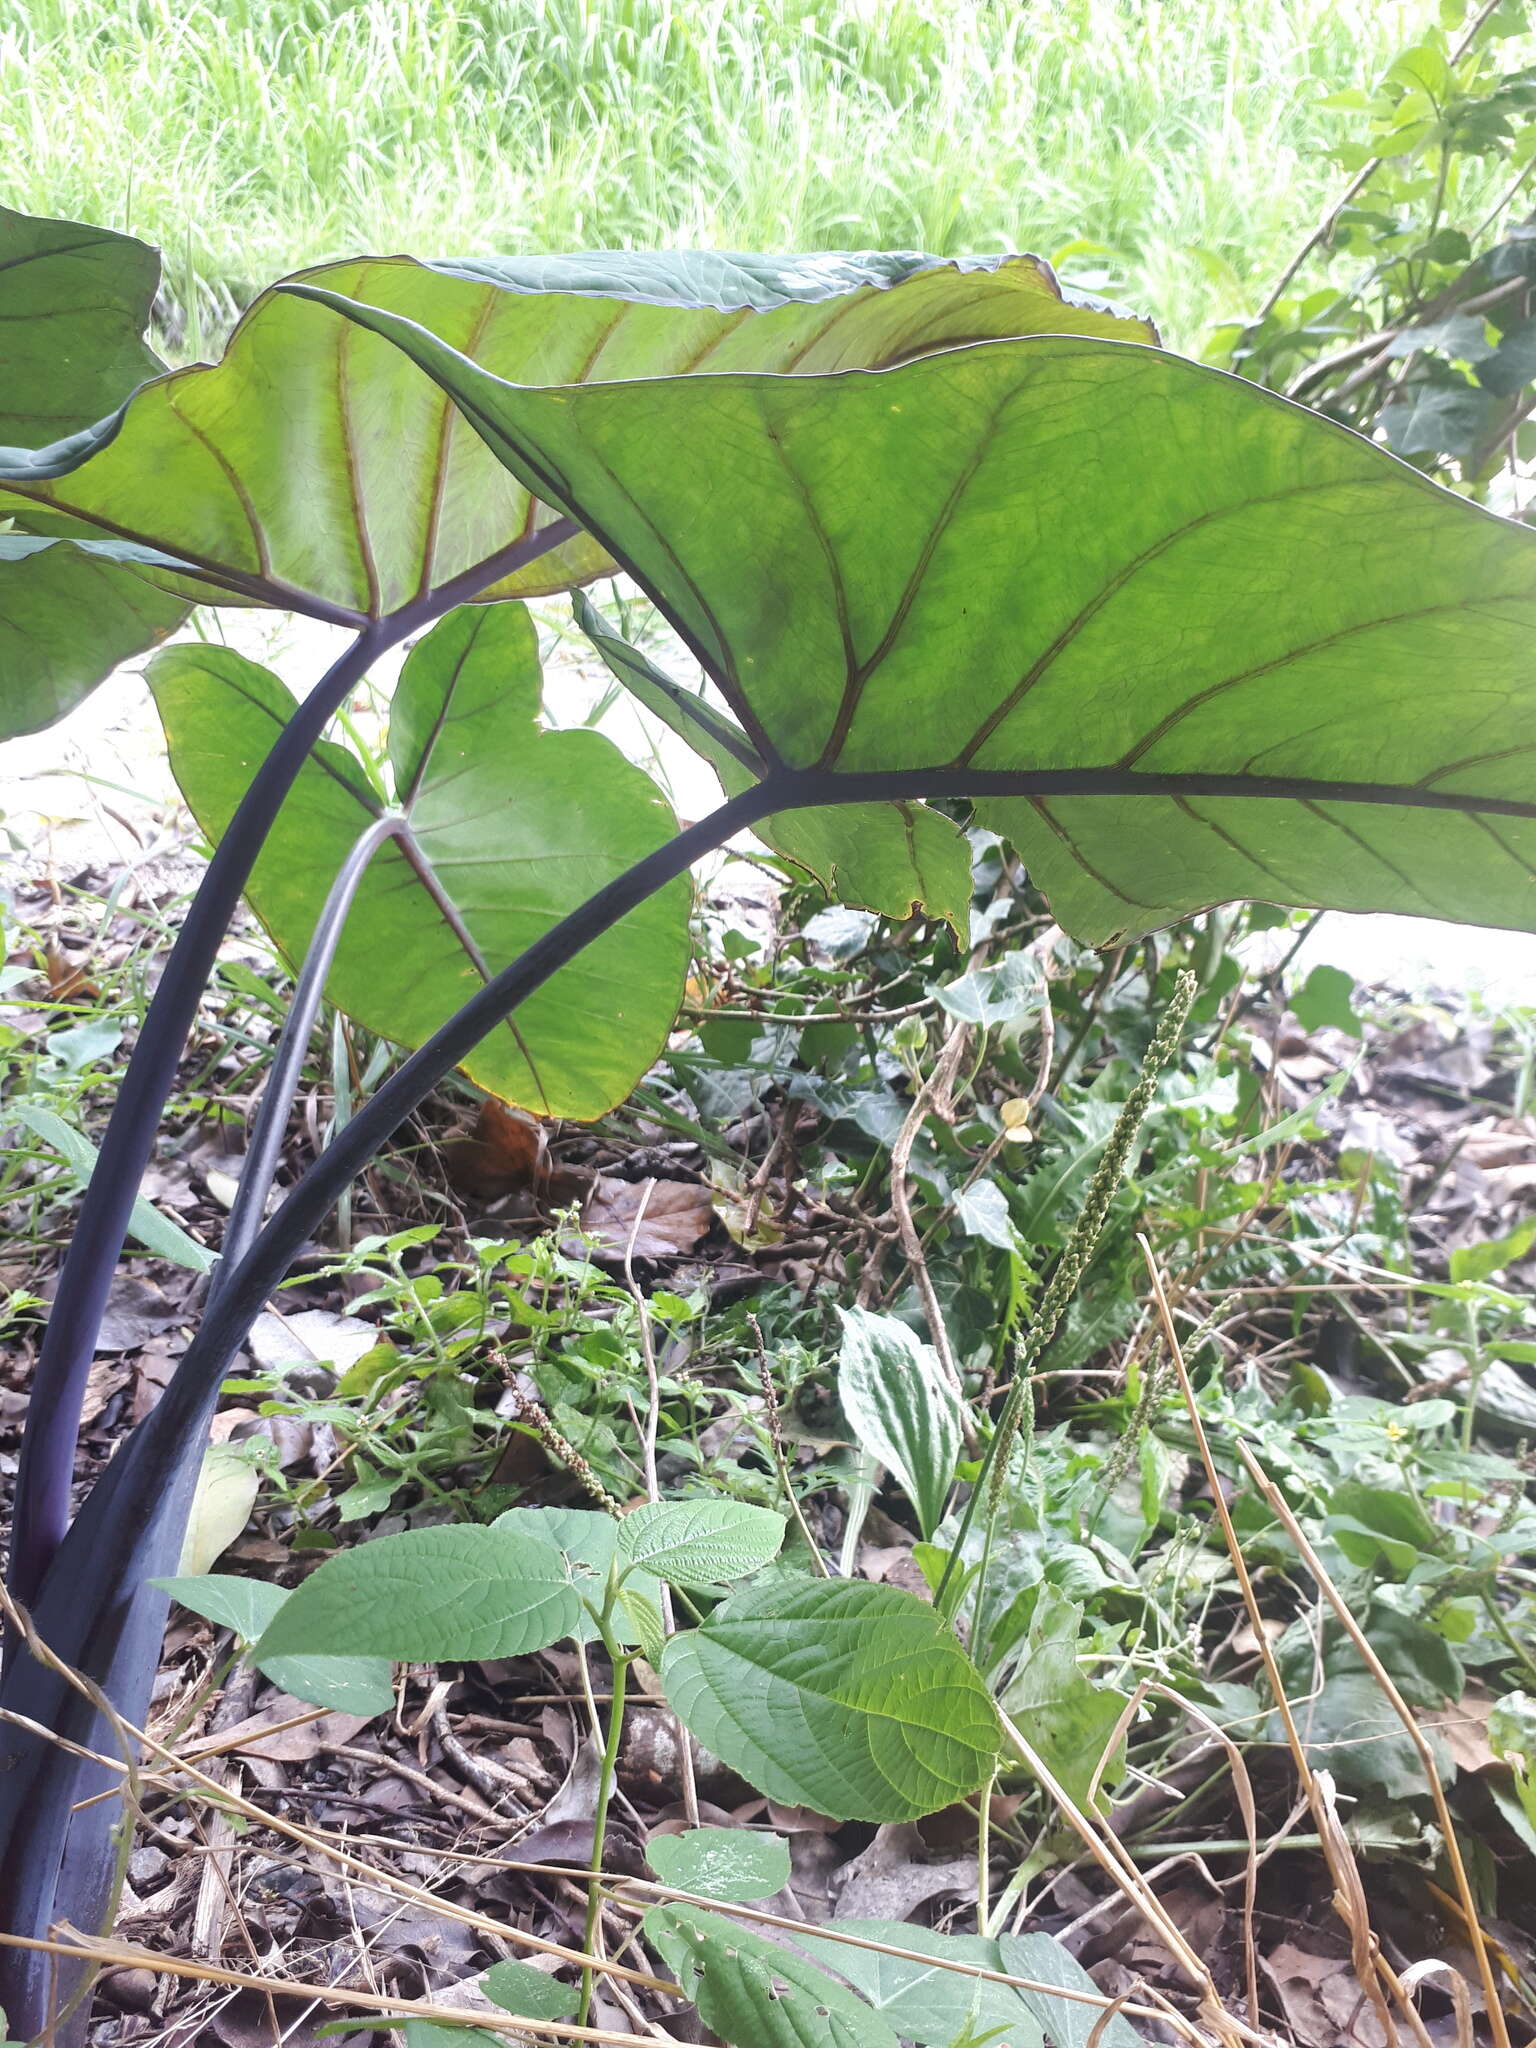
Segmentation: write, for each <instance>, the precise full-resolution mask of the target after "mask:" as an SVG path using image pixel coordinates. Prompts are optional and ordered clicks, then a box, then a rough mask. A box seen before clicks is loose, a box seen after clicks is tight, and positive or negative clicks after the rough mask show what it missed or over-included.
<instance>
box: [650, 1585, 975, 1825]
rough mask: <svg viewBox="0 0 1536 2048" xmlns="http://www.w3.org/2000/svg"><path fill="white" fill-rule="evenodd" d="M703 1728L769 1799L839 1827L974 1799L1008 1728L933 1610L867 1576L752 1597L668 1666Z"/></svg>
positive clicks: (700, 1632)
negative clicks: (1000, 1721) (825, 1817)
mask: <svg viewBox="0 0 1536 2048" xmlns="http://www.w3.org/2000/svg"><path fill="white" fill-rule="evenodd" d="M661 1679H662V1684H663V1686H664V1687H665V1689H666V1694H667V1698H668V1699H669V1700H670V1702H671V1703H672V1705H673V1707H674V1708H675V1709H676V1711H677V1713H678V1715H679V1716H680V1717H681V1719H682V1721H683V1723H684V1725H685V1726H686V1727H687V1728H688V1730H689V1732H690V1733H691V1734H692V1735H693V1736H695V1737H696V1738H697V1740H698V1741H699V1742H701V1743H702V1744H703V1745H704V1747H705V1748H706V1749H708V1750H711V1751H712V1752H713V1753H714V1754H715V1755H716V1756H718V1757H719V1758H720V1759H721V1761H722V1762H723V1763H726V1764H729V1765H730V1767H731V1769H732V1770H735V1771H739V1772H740V1773H741V1775H742V1776H743V1777H744V1778H746V1779H747V1781H748V1782H749V1783H750V1784H752V1785H755V1786H756V1787H757V1788H758V1790H759V1791H761V1792H766V1793H767V1794H768V1796H769V1798H771V1799H778V1800H781V1801H782V1802H783V1803H784V1804H785V1805H788V1806H809V1807H813V1808H814V1809H815V1810H816V1811H817V1812H818V1813H824V1814H828V1815H830V1816H831V1817H832V1818H833V1819H836V1820H874V1821H895V1820H916V1819H918V1818H920V1817H921V1816H922V1815H923V1814H927V1813H933V1812H935V1811H937V1809H938V1808H939V1807H941V1806H948V1805H951V1804H952V1803H953V1802H954V1801H955V1800H957V1799H963V1798H965V1797H966V1796H967V1795H968V1794H969V1793H972V1792H974V1791H975V1790H976V1789H977V1787H978V1786H980V1785H981V1783H982V1782H983V1781H984V1779H985V1778H986V1776H987V1774H988V1772H989V1771H990V1770H991V1769H992V1766H993V1763H994V1762H995V1760H996V1756H997V1750H998V1743H999V1740H1000V1730H999V1728H998V1722H997V1716H996V1714H995V1712H994V1711H993V1707H992V1702H991V1700H990V1698H989V1697H988V1695H987V1691H986V1688H985V1686H984V1685H983V1684H982V1682H981V1679H980V1677H979V1676H978V1674H977V1672H976V1669H975V1666H974V1665H973V1664H972V1663H971V1661H970V1659H969V1658H968V1657H967V1656H966V1654H965V1652H964V1651H963V1650H962V1649H961V1647H960V1645H959V1643H958V1642H956V1640H955V1638H954V1637H953V1635H951V1634H950V1632H949V1630H948V1629H947V1628H946V1627H945V1626H944V1624H943V1622H942V1621H940V1619H939V1617H938V1616H937V1615H936V1614H935V1613H934V1611H933V1609H932V1608H931V1607H929V1606H927V1605H926V1604H925V1603H924V1602H923V1601H921V1600H919V1599H917V1598H916V1597H915V1596H914V1595H913V1594H911V1593H903V1592H901V1591H899V1590H898V1589H897V1588H895V1587H893V1586H874V1585H870V1584H869V1583H868V1582H867V1581H865V1580H862V1579H818V1580H813V1581H811V1582H810V1583H808V1584H785V1583H783V1582H781V1583H779V1584H777V1585H773V1586H767V1587H763V1588H761V1589H754V1588H751V1587H749V1588H747V1589H746V1590H745V1591H744V1592H741V1593H738V1594H737V1595H736V1596H735V1598H734V1599H731V1600H728V1601H726V1602H725V1604H724V1605H723V1606H721V1607H718V1608H717V1609H716V1610H715V1612H714V1613H713V1614H712V1615H711V1616H710V1618H709V1620H708V1621H707V1622H706V1623H705V1624H704V1625H703V1626H702V1627H701V1628H696V1629H693V1630H691V1631H690V1632H689V1633H688V1634H686V1635H677V1636H674V1637H673V1638H672V1640H671V1642H670V1643H669V1644H668V1645H667V1653H666V1655H665V1657H664V1658H663V1659H662V1666H661Z"/></svg>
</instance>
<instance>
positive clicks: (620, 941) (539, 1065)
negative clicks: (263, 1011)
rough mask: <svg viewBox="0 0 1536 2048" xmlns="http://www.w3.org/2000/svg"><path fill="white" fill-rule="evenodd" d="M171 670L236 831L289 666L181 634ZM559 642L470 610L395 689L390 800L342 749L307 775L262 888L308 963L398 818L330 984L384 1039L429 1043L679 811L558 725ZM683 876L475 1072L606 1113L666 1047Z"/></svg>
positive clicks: (178, 715)
mask: <svg viewBox="0 0 1536 2048" xmlns="http://www.w3.org/2000/svg"><path fill="white" fill-rule="evenodd" d="M149 673H150V683H151V686H152V688H153V690H154V693H155V700H156V703H157V704H158V706H159V710H160V715H161V718H162V720H163V722H164V725H165V730H166V738H167V740H168V742H169V746H170V754H171V766H172V768H173V770H174V771H175V775H176V779H177V782H178V783H179V784H180V786H181V790H182V793H183V795H184V796H185V797H186V799H187V802H188V803H189V804H190V806H191V808H192V811H193V814H194V815H195V817H196V818H197V820H198V822H199V824H200V825H201V826H202V827H203V829H204V830H205V831H206V832H208V833H209V834H210V836H211V837H213V838H215V839H216V838H218V836H219V835H220V834H221V833H222V831H223V830H224V828H225V826H226V825H227V824H228V821H229V819H230V817H231V815H232V814H233V811H234V809H235V806H236V804H237V803H238V802H239V800H240V798H241V796H242V795H243V794H244V792H245V788H246V785H247V784H248V782H249V781H250V778H251V775H252V774H253V772H254V771H255V768H256V767H257V765H258V764H259V762H260V761H261V760H262V758H263V756H264V755H265V754H266V752H267V750H268V748H269V747H270V746H271V744H272V741H273V740H274V739H275V738H276V736H277V734H278V732H279V731H280V730H281V729H282V727H283V725H284V724H285V723H286V721H287V719H288V718H289V717H290V716H291V714H292V711H293V699H292V698H291V697H290V696H289V694H288V692H287V691H286V690H285V689H284V687H283V685H282V684H281V683H280V682H279V681H278V680H277V678H276V677H275V676H273V675H272V674H271V673H270V672H269V671H268V670H266V669H263V668H260V667H258V666H257V665H256V664H255V663H254V662H250V661H246V660H244V659H243V658H242V657H241V656H239V655H237V654H235V653H233V652H231V651H230V650H229V649H226V648H221V647H214V646H206V645H198V646H191V645H188V646H178V647H174V648H168V649H167V650H166V652H165V653H163V654H161V655H159V656H157V657H156V659H155V661H154V662H153V663H152V665H151V668H150V672H149ZM539 695H540V674H539V660H538V643H537V639H536V636H535V634H534V629H533V626H532V624H531V622H530V620H529V618H528V615H527V612H526V611H525V609H524V608H523V606H521V605H506V606H495V607H489V608H485V607H474V608H470V607H461V608H460V609H459V610H457V611H454V612H450V613H449V614H448V616H447V617H446V618H445V619H444V620H442V621H441V623H440V624H439V625H437V626H436V627H435V628H434V629H433V631H432V632H431V633H429V634H428V635H427V636H426V638H425V639H423V640H421V641H420V642H419V643H418V644H417V646H416V647H415V648H414V649H413V650H412V652H411V654H410V656H409V658H408V660H407V661H406V664H405V667H404V669H403V670H402V672H401V677H400V682H399V685H398V687H397V689H396V692H395V697H394V703H393V707H392V715H391V722H390V733H389V760H390V765H391V768H392V770H393V774H394V781H395V803H394V804H393V805H392V806H388V807H386V805H385V804H384V802H383V800H382V799H381V798H380V797H379V796H378V795H377V794H376V792H375V791H374V789H373V787H372V785H371V784H370V782H369V779H368V777H367V775H366V774H365V773H364V771H363V769H362V767H361V765H360V763H359V762H358V761H357V760H356V759H355V758H354V757H353V756H352V755H351V754H349V753H347V752H346V751H345V750H344V749H342V748H340V747H337V746H333V745H330V744H328V743H323V744H321V745H320V746H318V747H316V749H315V750H314V753H313V754H312V756H311V758H310V760H309V762H308V763H307V764H306V766H305V767H304V769H303V770H302V771H301V773H300V775H299V777H298V780H297V782H296V783H295V784H294V787H293V790H292V793H291V794H290V796H289V797H288V800H287V802H286V803H285V804H284V806H283V809H282V811H281V813H280V814H279V817H278V820H277V825H276V827H275V829H274V831H273V832H272V834H271V836H270V837H269V839H268V840H267V844H266V847H265V849H264V851H263V853H262V856H261V858H260V860H259V861H258V862H257V864H256V867H255V870H254V871H253V873H252V876H251V880H250V883H249V886H248V889H247V894H248V896H249V898H250V901H251V903H252V905H253V907H254V908H255V910H256V913H257V915H258V916H259V917H260V918H261V920H262V922H263V923H264V924H265V925H266V927H267V929H268V930H269V931H270V932H271V933H272V936H273V937H274V939H275V940H276V941H277V943H278V945H279V946H280V947H281V948H282V950H283V951H284V953H286V954H287V956H288V957H289V959H290V960H294V961H297V960H300V959H302V958H303V955H304V953H305V951H306V950H307V948H308V945H309V940H310V936H311V934H312V932H313V930H314V926H315V921H316V919H317V918H318V916H319V914H320V911H321V909H322V907H323V905H324V902H325V897H326V892H327V890H328V889H329V887H330V883H331V879H332V877H333V876H334V874H335V873H336V871H337V869H338V868H339V867H340V866H341V865H342V863H343V862H344V860H345V859H346V857H347V854H348V853H349V852H350V850H351V848H352V847H353V845H354V844H355V843H356V841H357V840H358V838H359V837H360V836H361V835H362V833H364V832H365V831H367V830H369V829H370V828H371V827H372V826H373V825H374V824H375V823H376V822H377V820H378V819H379V818H380V817H381V816H383V815H384V814H385V812H386V808H388V809H389V810H390V811H392V812H394V813H396V814H397V816H398V824H397V828H396V836H395V837H394V838H393V839H391V840H390V841H388V843H386V844H385V845H384V846H383V847H382V849H381V850H380V851H379V852H378V853H377V854H375V856H374V858H373V861H372V863H371V865H370V866H369V868H368V871H367V874H366V876H365V878H364V880H363V883H362V886H361V888H360V889H359V891H358V893H357V896H356V899H355V901H354V903H353V907H352V912H351V915H350V917H349V918H348V920H347V925H346V930H345V933H344V935H343V937H342V940H341V944H340V946H339V948H338V950H337V953H336V958H335V964H334V967H333V969H332V973H331V978H330V982H329V987H328V992H329V994H330V996H331V998H332V1000H333V1001H334V1002H336V1003H337V1004H338V1005H339V1007H340V1008H342V1009H343V1010H345V1011H346V1012H347V1013H348V1015H349V1016H352V1017H355V1018H357V1019H358V1021H359V1022H360V1023H362V1024H364V1025H366V1026H367V1027H368V1029H370V1030H372V1031H376V1032H378V1033H379V1034H380V1035H381V1036H382V1037H385V1038H391V1039H394V1040H396V1041H397V1042H398V1043H400V1044H402V1045H409V1046H416V1045H420V1044H421V1043H422V1041H423V1040H424V1039H426V1038H427V1037H429V1036H430V1035H431V1033H432V1032H433V1031H435V1030H436V1029H437V1028H438V1026H439V1025H440V1024H443V1023H445V1022H446V1021H447V1019H448V1018H449V1017H450V1016H451V1015H452V1014H453V1012H454V1011H455V1010H456V1009H457V1008H458V1007H459V1005H460V1004H461V1003H462V1002H463V1001H464V1000H465V999H466V998H467V997H468V996H470V995H472V994H473V993H474V991H475V990H476V989H477V988H479V987H480V986H481V985H482V984H483V983H484V982H485V981H486V980H487V979H488V978H489V977H490V976H491V975H492V974H494V973H496V972H497V971H498V970H499V969H500V968H502V967H504V966H505V965H506V964H507V962H508V961H509V960H512V959H513V958H515V957H516V956H517V955H518V954H519V953H521V952H522V951H524V950H525V948H526V947H528V946H529V945H531V944H532V943H533V941H534V940H535V939H536V938H538V937H539V936H540V934H541V933H543V932H545V931H547V930H548V929H549V927H550V926H551V925H552V924H554V923H555V922H556V921H557V920H558V919H559V918H561V917H563V916H564V915H565V914H566V913H567V912H568V911H570V910H574V909H575V908H577V906H578V905H580V904H582V903H584V902H585V901H586V899H587V898H588V897H589V896H590V895H592V894H593V893H594V892H595V891H596V890H597V889H599V888H601V887H602V886H603V884H604V883H605V882H607V881H609V880H610V879H611V878H612V877H613V876H614V875H616V874H618V873H620V872H622V870H623V869H624V868H626V867H628V866H629V865H630V864H631V862H633V861H636V860H638V859H640V858H641V857H642V856H643V855H645V854H647V853H650V852H651V851H652V850H653V849H654V848H655V847H657V846H659V845H661V844H663V843H664V842H665V841H666V840H667V839H668V838H670V837H671V835H672V834H673V832H674V831H675V830H676V821H675V819H674V818H673V816H672V813H671V811H670V810H669V809H668V808H667V806H666V804H665V803H664V802H663V801H662V799H661V797H660V795H659V794H658V792H657V790H656V788H655V786H654V784H653V783H651V782H650V780H649V779H648V778H647V777H646V776H645V775H644V774H642V773H641V771H640V770H639V769H638V768H635V767H633V766H632V765H631V764H630V763H629V762H627V761H626V760H625V759H624V757H623V756H622V754H620V753H619V752H618V750H617V748H615V747H613V746H612V745H611V744H610V743H609V742H608V741H607V740H605V739H603V738H602V737H601V735H599V734H597V733H593V732H587V731H575V732H544V731H541V730H540V729H539V727H538V724H537V713H538V706H539ZM689 900H690V899H689V891H688V885H687V883H686V882H675V883H673V884H671V885H670V886H669V887H668V888H666V889H664V890H662V891H661V892H660V893H659V894H658V895H656V896H653V897H651V898H650V899H649V901H648V902H646V903H644V904H643V905H642V906H641V907H640V908H639V909H638V910H636V911H634V912H632V913H631V914H630V916H628V917H627V918H625V919H623V920H622V922H621V923H619V924H618V925H616V926H615V927H614V928H613V930H612V931H610V932H608V933H607V934H606V935H605V936H604V937H602V938H600V939H598V940H596V941H595V942H594V943H593V944H592V945H591V946H589V947H588V948H587V949H586V950H585V951H584V952H582V953H581V954H579V955H578V956H577V958H576V959H575V960H574V961H573V962H572V963H571V964H570V966H568V967H565V968H562V969H561V971H560V972H559V973H558V974H556V975H554V976H553V977H552V978H551V979H550V980H549V981H548V982H547V983H546V984H545V985H544V986H543V987H542V988H541V989H539V990H538V992H537V993H536V994H535V995H533V996H530V997H529V998H528V1000H527V1001H526V1002H525V1003H523V1004H521V1005H520V1006H519V1008H518V1010H517V1012H516V1015H515V1016H514V1017H512V1018H511V1019H509V1020H508V1021H507V1022H506V1023H504V1024H503V1025H501V1026H500V1027H499V1028H498V1029H497V1030H496V1031H495V1032H493V1033H492V1035H491V1036H490V1037H489V1038H486V1039H484V1040H483V1041H482V1042H481V1043H480V1045H478V1046H477V1047H476V1048H475V1051H474V1052H473V1054H471V1056H470V1058H469V1060H468V1061H467V1062H466V1068H467V1071H468V1072H469V1073H470V1074H471V1075H472V1076H473V1078H474V1079H475V1080H476V1081H478V1082H479V1083H480V1084H481V1086H482V1087H485V1088H487V1089H489V1090H491V1091H492V1092H493V1093H494V1094H497V1095H500V1096H502V1097H504V1098H505V1099H506V1100H508V1101H512V1102H517V1103H521V1104H523V1105H524V1106H526V1107H527V1108H529V1109H533V1110H537V1111H539V1112H541V1113H542V1114H546V1115H553V1116H569V1117H579V1118H591V1117H596V1116H601V1115H602V1114H603V1112H604V1111H605V1110H608V1109H610V1108H612V1106H613V1105H614V1104H615V1103H616V1102H620V1101H622V1100H623V1098H624V1097H625V1096H626V1095H627V1094H628V1093H629V1091H630V1089H631V1088H632V1087H633V1086H634V1084H635V1082H636V1081H638V1080H639V1079H640V1077H641V1075H642V1074H643V1073H644V1072H645V1070H646V1068H647V1067H648V1066H649V1065H650V1064H651V1062H652V1061H653V1060H654V1059H655V1058H656V1056H657V1054H658V1053H659V1052H660V1051H661V1049H662V1047H663V1045H664V1044H665V1042H666V1036H667V1032H668V1031H669V1029H670V1028H671V1025H672V1022H673V1019H674V1018H675V1016H676V1014H677V1008H678V1005H679V1003H680V1002H681V1000H682V991H683V981H684V977H685V975H686V972H687V966H688V957H689V932H688V913H689Z"/></svg>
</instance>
